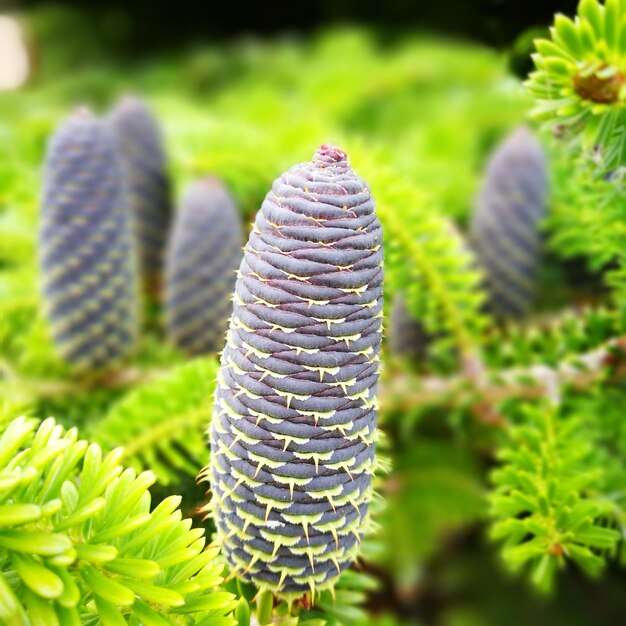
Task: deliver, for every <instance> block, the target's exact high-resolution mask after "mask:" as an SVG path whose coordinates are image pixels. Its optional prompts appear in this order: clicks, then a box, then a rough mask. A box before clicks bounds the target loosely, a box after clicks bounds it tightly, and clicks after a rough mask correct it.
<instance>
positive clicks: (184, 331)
mask: <svg viewBox="0 0 626 626" xmlns="http://www.w3.org/2000/svg"><path fill="white" fill-rule="evenodd" d="M242 245H243V231H242V228H241V221H240V218H239V214H238V212H237V209H236V208H235V204H234V202H233V200H232V198H231V197H230V194H229V193H228V191H227V190H226V188H225V187H224V186H223V185H222V184H221V183H220V182H219V181H218V180H216V179H213V178H205V179H203V180H199V181H197V182H195V183H194V184H192V185H191V186H190V187H189V189H188V190H187V192H186V193H185V196H184V198H183V201H182V204H181V207H180V209H179V211H178V213H177V214H176V216H175V218H174V227H173V231H172V235H171V239H170V242H169V244H168V249H167V255H166V270H165V312H166V326H167V331H168V336H169V337H170V339H171V341H172V342H173V343H174V344H175V345H176V346H178V347H179V348H181V349H182V350H184V351H186V352H188V353H190V354H202V353H206V352H217V351H218V350H221V349H222V346H223V343H224V333H225V332H226V328H227V326H228V317H229V314H230V311H231V309H232V304H231V294H232V292H233V288H234V286H235V272H236V270H237V268H238V267H239V263H240V261H241V256H242V252H241V247H242Z"/></svg>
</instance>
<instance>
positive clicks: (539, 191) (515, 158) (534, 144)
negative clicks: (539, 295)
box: [470, 127, 547, 318]
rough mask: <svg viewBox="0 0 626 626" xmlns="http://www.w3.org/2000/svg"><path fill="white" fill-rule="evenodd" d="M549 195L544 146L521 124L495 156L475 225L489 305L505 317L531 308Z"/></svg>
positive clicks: (473, 234)
mask: <svg viewBox="0 0 626 626" xmlns="http://www.w3.org/2000/svg"><path fill="white" fill-rule="evenodd" d="M546 196H547V172H546V160H545V156H544V153H543V150H542V148H541V145H540V144H539V142H538V141H537V139H536V138H535V137H534V136H533V134H532V133H531V132H530V130H528V129H527V128H524V127H522V128H519V129H517V130H516V131H515V132H513V133H512V134H511V135H510V136H509V137H508V138H507V139H506V140H505V141H504V143H502V144H501V145H500V147H499V148H497V150H496V151H495V153H494V154H493V157H492V159H491V161H490V163H489V166H488V168H487V177H486V181H485V184H484V187H483V190H482V193H481V194H480V196H479V198H478V203H477V206H476V210H475V212H474V215H473V219H472V224H471V234H470V238H471V242H472V245H473V248H474V251H475V252H476V254H477V256H478V259H479V262H480V264H481V266H482V268H483V270H484V272H485V274H486V282H487V289H488V293H489V297H490V307H491V310H492V311H493V312H494V313H495V314H496V316H498V317H500V318H520V317H523V316H524V315H526V314H527V313H528V311H529V309H530V308H531V306H532V302H533V298H534V291H535V282H536V277H537V271H538V268H539V262H540V258H541V234H540V231H539V223H540V221H541V220H542V219H543V217H544V216H545V213H546Z"/></svg>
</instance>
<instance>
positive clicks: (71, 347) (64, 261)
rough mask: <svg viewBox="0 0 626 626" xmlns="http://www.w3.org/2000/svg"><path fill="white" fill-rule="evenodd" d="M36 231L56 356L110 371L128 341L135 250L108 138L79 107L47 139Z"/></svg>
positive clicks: (133, 321) (133, 324)
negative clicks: (43, 183) (38, 230)
mask: <svg viewBox="0 0 626 626" xmlns="http://www.w3.org/2000/svg"><path fill="white" fill-rule="evenodd" d="M39 237H40V261H41V274H42V282H43V297H44V304H45V307H46V312H47V317H48V319H49V322H50V326H51V330H52V335H53V338H54V342H55V344H56V346H57V349H58V352H59V354H60V355H61V356H62V357H63V358H64V359H65V360H67V361H68V362H69V363H70V364H71V365H72V366H74V367H75V368H77V369H79V370H84V371H95V370H103V369H110V368H111V367H113V366H115V365H116V364H117V363H118V362H119V361H120V360H122V359H123V358H124V357H125V356H127V355H128V353H129V352H130V350H131V349H132V348H133V345H134V343H135V338H136V332H137V294H136V269H135V262H134V252H135V249H134V244H133V239H132V232H131V224H130V221H129V218H128V212H127V209H126V204H125V198H124V181H123V176H122V172H121V170H120V167H119V164H118V161H117V158H116V156H115V151H114V146H113V142H112V140H111V138H110V137H109V135H108V133H107V131H106V128H105V126H104V125H103V124H102V122H100V121H98V120H97V119H96V118H95V117H93V116H92V115H91V114H90V113H89V112H88V111H86V110H79V111H77V112H76V113H74V115H73V116H72V117H71V118H70V119H69V120H68V121H66V122H65V123H64V124H63V125H62V126H61V127H60V128H59V129H58V131H57V132H56V133H55V135H54V136H53V137H52V139H51V140H50V143H49V147H48V156H47V160H46V166H45V189H44V194H43V203H42V207H41V226H40V234H39Z"/></svg>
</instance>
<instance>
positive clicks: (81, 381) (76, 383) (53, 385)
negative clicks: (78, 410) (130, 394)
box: [0, 368, 167, 398]
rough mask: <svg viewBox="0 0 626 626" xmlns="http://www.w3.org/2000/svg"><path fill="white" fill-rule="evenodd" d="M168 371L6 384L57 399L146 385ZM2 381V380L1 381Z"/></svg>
mask: <svg viewBox="0 0 626 626" xmlns="http://www.w3.org/2000/svg"><path fill="white" fill-rule="evenodd" d="M166 372H167V370H163V369H159V370H142V369H139V368H126V369H123V370H119V371H116V372H110V373H108V374H106V375H105V374H103V375H101V376H97V377H89V378H86V377H85V378H73V379H67V380H46V379H40V380H38V379H34V378H21V377H19V376H17V375H12V376H7V377H6V378H5V381H6V383H7V384H8V385H9V386H10V385H15V386H16V387H18V388H20V389H22V390H24V389H25V390H26V391H28V392H30V393H32V394H34V395H35V396H37V397H38V398H55V397H59V396H66V395H72V394H77V393H85V392H89V391H93V390H94V389H125V388H127V387H132V386H133V385H136V384H139V383H145V382H148V381H151V380H154V379H155V378H158V377H159V376H161V375H163V374H165V373H166ZM0 380H1V379H0Z"/></svg>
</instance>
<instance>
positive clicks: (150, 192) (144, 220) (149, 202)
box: [109, 97, 172, 296]
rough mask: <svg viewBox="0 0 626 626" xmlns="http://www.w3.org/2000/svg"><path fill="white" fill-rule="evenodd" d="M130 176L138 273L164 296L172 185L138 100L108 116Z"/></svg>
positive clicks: (157, 137)
mask: <svg viewBox="0 0 626 626" xmlns="http://www.w3.org/2000/svg"><path fill="white" fill-rule="evenodd" d="M109 124H110V127H111V130H112V132H113V136H114V137H115V143H116V147H117V150H118V154H119V156H120V158H121V160H122V165H123V169H124V173H125V175H126V186H127V189H128V194H129V204H130V207H131V210H132V214H133V216H134V225H135V234H136V237H137V242H138V251H139V269H140V272H141V275H142V277H143V280H144V285H145V287H146V289H147V291H148V293H149V294H151V295H153V296H154V295H156V294H158V293H159V291H160V285H161V278H162V270H163V261H164V255H165V245H166V241H167V235H168V230H169V227H170V221H171V217H172V215H171V214H172V210H171V199H170V183H169V179H168V175H167V168H166V159H165V153H164V150H163V145H162V140H161V134H160V131H159V127H158V124H157V122H156V120H155V119H154V117H153V115H152V113H151V112H150V110H149V109H148V107H147V106H146V105H145V104H144V103H143V102H142V101H141V100H140V99H139V98H134V97H126V98H124V99H122V100H121V101H120V102H119V103H118V105H117V106H116V107H115V109H114V110H113V112H112V113H111V115H110V116H109Z"/></svg>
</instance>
